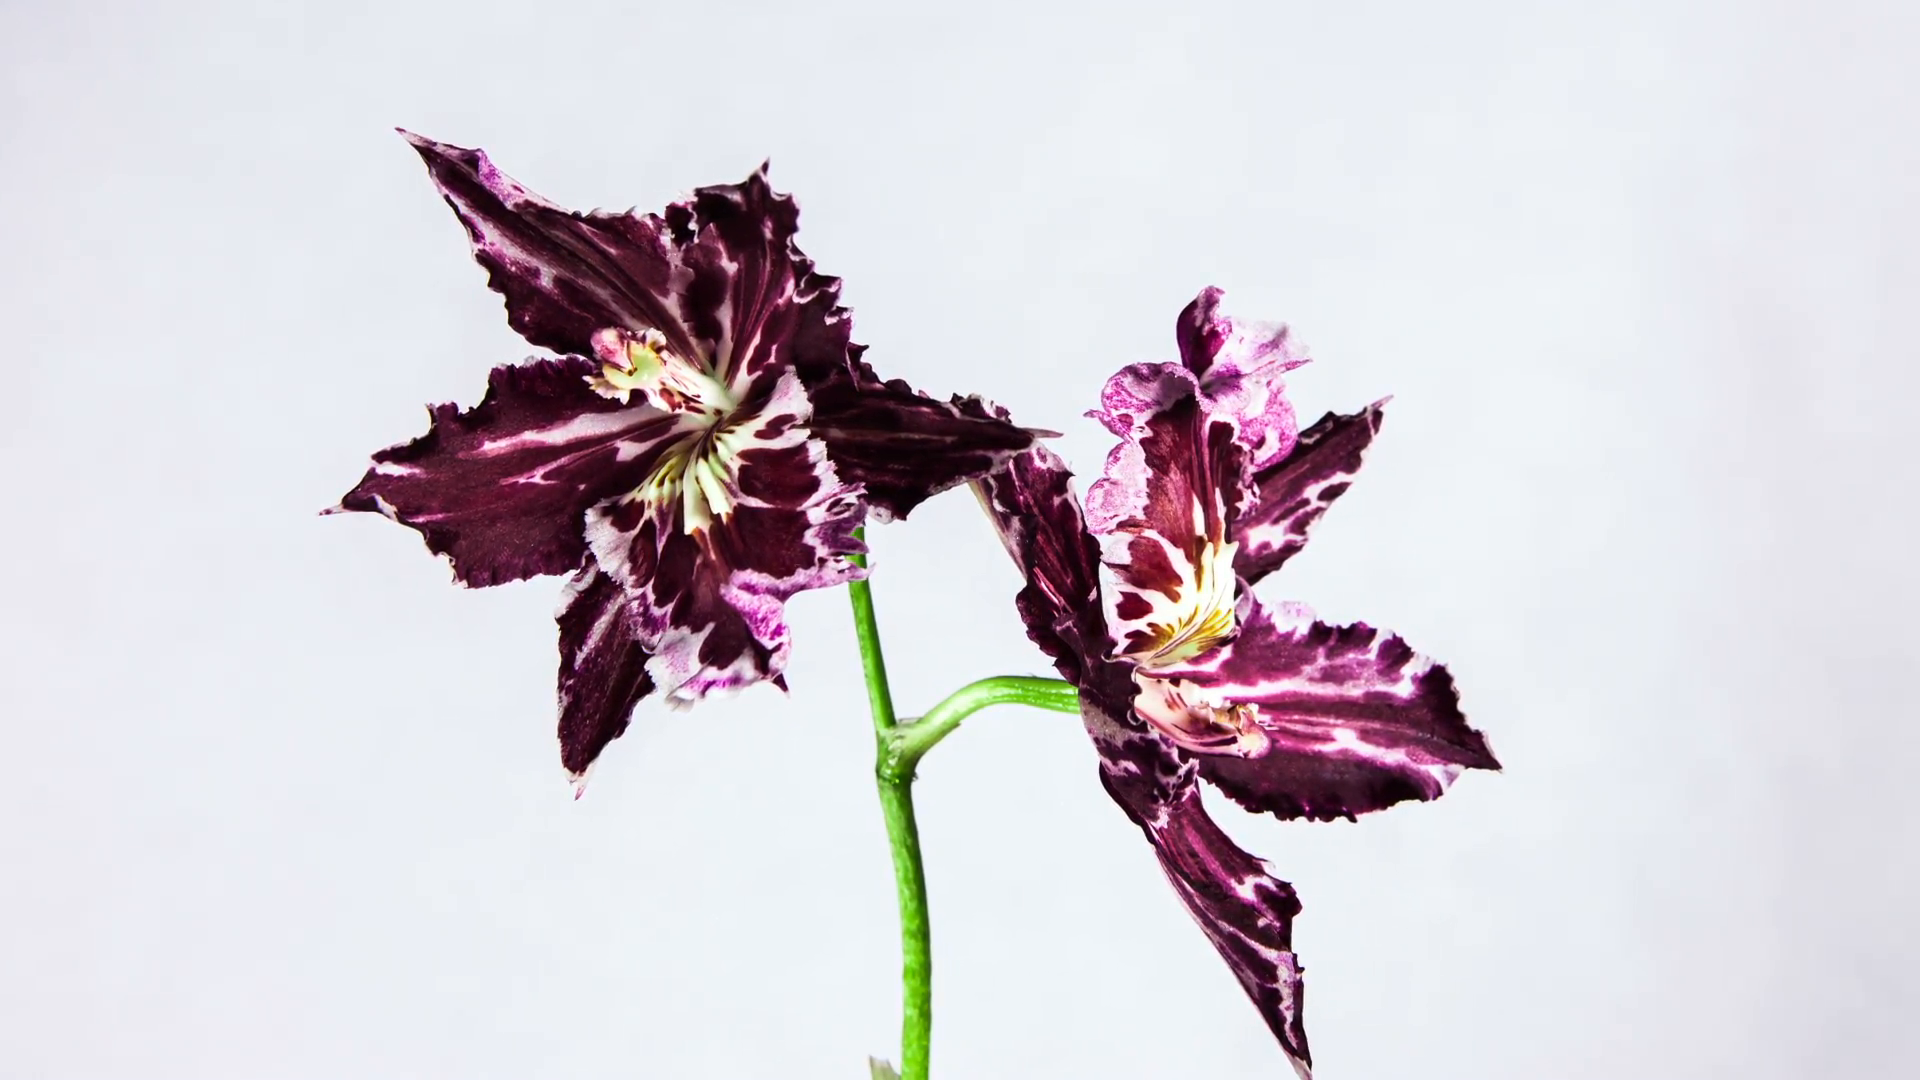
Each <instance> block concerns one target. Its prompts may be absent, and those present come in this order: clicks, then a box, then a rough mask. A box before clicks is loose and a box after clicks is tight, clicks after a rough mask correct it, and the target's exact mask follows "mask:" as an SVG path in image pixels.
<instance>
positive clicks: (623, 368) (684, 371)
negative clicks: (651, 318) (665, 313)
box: [587, 329, 736, 417]
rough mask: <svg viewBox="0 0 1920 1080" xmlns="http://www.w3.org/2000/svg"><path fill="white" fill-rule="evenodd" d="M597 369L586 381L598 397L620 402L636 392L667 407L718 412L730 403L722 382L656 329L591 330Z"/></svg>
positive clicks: (728, 394) (679, 410)
mask: <svg viewBox="0 0 1920 1080" xmlns="http://www.w3.org/2000/svg"><path fill="white" fill-rule="evenodd" d="M593 355H594V358H595V359H597V360H599V361H600V373H599V374H597V375H589V376H588V377H587V385H589V386H591V387H593V389H594V391H595V392H596V393H598V394H600V395H601V396H602V397H609V398H612V399H614V400H615V401H619V402H622V403H625V402H628V401H631V400H632V396H633V395H634V394H639V395H640V398H641V400H642V401H645V402H646V403H647V404H649V405H652V406H653V407H655V408H657V409H664V410H666V411H668V412H687V413H701V414H705V415H707V416H711V417H719V416H721V415H724V414H725V413H727V412H728V411H730V410H731V409H732V408H733V406H734V405H735V404H736V403H735V401H734V398H733V394H732V392H731V391H729V390H728V389H727V387H726V385H725V384H724V383H722V382H721V381H720V380H718V379H716V378H714V377H713V374H712V373H711V372H710V371H708V370H707V369H706V366H705V365H703V364H701V363H700V362H699V361H697V360H693V359H689V358H687V357H683V356H681V355H680V354H679V353H677V352H674V351H673V350H672V349H670V348H668V347H667V338H666V335H665V334H662V333H661V332H660V331H658V330H642V331H640V332H639V333H637V334H636V333H634V332H633V331H631V330H614V329H608V330H601V331H599V332H597V333H595V334H594V335H593Z"/></svg>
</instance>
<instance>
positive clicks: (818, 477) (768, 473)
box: [586, 372, 865, 704]
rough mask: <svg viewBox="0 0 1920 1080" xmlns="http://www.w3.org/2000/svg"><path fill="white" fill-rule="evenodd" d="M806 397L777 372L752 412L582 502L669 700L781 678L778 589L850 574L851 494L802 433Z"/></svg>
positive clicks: (855, 502) (783, 653)
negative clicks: (652, 469)
mask: <svg viewBox="0 0 1920 1080" xmlns="http://www.w3.org/2000/svg"><path fill="white" fill-rule="evenodd" d="M808 408H809V407H808V404H807V398H806V395H805V393H804V392H803V391H802V390H801V388H800V382H799V379H798V377H797V376H795V375H794V374H793V373H791V372H788V373H787V374H786V375H785V376H783V377H782V378H781V380H780V381H779V383H778V384H777V387H776V390H775V392H774V393H773V394H772V395H771V396H770V397H769V399H768V400H767V402H766V404H765V406H764V408H763V410H762V411H760V412H757V413H753V414H750V415H737V416H735V417H734V418H732V419H731V420H730V421H729V422H727V423H725V424H723V425H722V426H720V427H718V428H714V429H711V430H708V431H703V432H701V433H699V434H697V435H696V436H694V437H692V438H690V439H688V440H687V441H685V442H683V443H681V444H677V445H676V446H675V447H673V448H672V449H671V450H670V451H669V453H667V454H666V455H664V456H663V457H662V459H661V461H662V464H663V466H664V467H663V468H662V469H661V470H659V471H657V472H656V473H655V474H654V475H653V476H652V477H651V478H650V479H649V481H648V483H647V484H646V485H645V486H642V487H638V488H636V489H634V490H632V491H629V492H627V493H624V494H622V495H620V496H617V497H615V498H611V499H608V500H606V501H604V502H602V503H600V504H599V505H597V506H595V507H594V508H593V509H592V510H590V511H589V512H588V513H587V524H586V531H587V539H588V542H589V544H590V545H591V547H592V549H593V553H594V557H595V559H596V561H597V562H598V563H599V566H600V568H601V569H602V570H604V571H606V573H607V574H609V575H611V576H612V577H613V578H614V579H615V580H616V581H618V582H620V583H621V584H623V585H624V586H625V587H626V588H627V589H629V590H630V591H631V592H632V593H633V594H634V596H635V600H636V611H637V613H638V623H639V627H640V638H641V640H642V641H644V642H646V643H647V645H648V647H649V649H650V651H651V652H652V653H653V660H652V661H651V664H650V668H649V670H650V671H651V673H652V675H653V678H654V680H655V681H656V682H658V683H659V684H660V686H661V687H662V688H663V690H664V691H665V692H666V695H667V699H668V701H669V703H671V704H689V703H691V702H693V701H695V700H698V699H699V698H701V697H703V696H705V695H706V694H708V693H710V692H714V691H724V690H732V689H737V688H740V687H742V686H745V685H748V684H750V683H753V682H757V681H760V680H762V679H767V678H774V677H777V676H779V674H780V673H781V671H782V670H783V669H784V668H785V666H786V659H787V652H788V629H787V624H786V620H785V616H784V602H785V601H786V600H787V598H789V597H791V596H792V595H794V594H795V593H797V592H800V591H802V590H804V589H817V588H824V587H827V586H831V585H837V584H840V583H842V582H845V581H848V580H851V579H852V578H854V577H856V576H858V575H859V574H860V570H859V569H858V568H857V567H855V566H854V565H853V564H852V563H851V562H850V561H848V559H847V556H849V555H852V554H857V553H860V552H862V551H864V550H865V548H864V546H863V545H862V544H861V543H860V542H859V541H858V540H857V539H855V538H854V535H853V531H854V529H856V528H857V527H859V525H860V522H861V518H862V508H861V504H860V492H859V489H858V488H855V487H852V486H850V485H848V484H845V483H843V482H842V481H841V480H840V478H839V476H838V475H837V474H836V473H835V471H834V467H833V463H832V462H831V461H830V460H829V459H828V458H827V454H826V448H825V447H824V446H823V445H822V444H821V442H820V441H819V440H818V439H815V438H812V437H810V435H809V434H808V431H807V427H806V420H807V418H808V415H809V414H808Z"/></svg>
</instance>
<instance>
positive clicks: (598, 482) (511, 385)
mask: <svg viewBox="0 0 1920 1080" xmlns="http://www.w3.org/2000/svg"><path fill="white" fill-rule="evenodd" d="M594 366H595V365H594V363H593V362H592V361H590V360H586V359H584V358H582V357H576V356H567V357H560V358H558V359H554V360H535V361H530V362H528V363H526V364H521V365H506V366H502V367H497V368H495V369H494V370H493V374H492V376H491V377H490V378H489V379H488V382H487V393H486V396H485V397H484V398H482V399H481V402H480V404H479V405H477V406H475V407H474V408H472V409H468V410H465V411H461V410H460V409H459V407H457V406H455V405H451V404H449V405H438V406H435V407H434V408H433V409H431V410H430V415H431V416H432V421H433V422H432V426H431V427H430V428H429V429H428V431H427V433H426V434H425V435H422V436H420V437H419V438H417V439H415V440H413V441H412V442H409V443H405V444H403V445H400V446H392V447H388V448H387V449H385V450H382V451H380V452H379V453H377V454H375V455H374V456H373V467H372V468H371V469H369V470H368V471H367V474H366V475H365V476H364V477H362V478H361V480H360V483H359V484H357V485H355V487H354V489H353V490H352V491H350V492H348V493H347V495H346V497H345V498H343V499H341V500H340V505H339V506H338V507H337V508H336V509H338V510H364V511H375V512H378V513H382V514H385V515H386V516H388V517H390V518H392V519H393V520H395V521H398V522H400V523H402V524H404V525H409V526H412V527H413V528H415V529H417V530H419V532H420V534H421V535H422V536H423V537H424V538H425V539H426V542H427V548H428V550H430V551H432V552H434V553H435V554H439V555H447V556H449V557H450V558H451V559H452V561H453V571H454V575H455V577H457V578H458V579H459V580H460V582H461V583H463V584H466V585H472V586H484V585H498V584H501V583H503V582H508V581H519V580H520V579H522V578H528V577H535V576H538V575H542V574H564V573H568V572H570V571H571V570H573V569H574V568H575V567H577V566H579V565H580V559H581V556H583V555H584V554H585V553H586V543H585V541H584V540H583V539H582V536H581V524H580V523H581V517H582V515H583V514H584V513H585V512H586V510H587V508H588V507H590V506H592V505H594V504H595V503H597V502H599V501H600V500H602V499H605V498H606V497H607V496H609V495H612V494H614V493H615V492H618V491H621V490H623V489H625V488H630V487H632V486H633V485H634V484H636V483H638V482H639V481H640V479H641V478H642V477H644V476H645V475H646V474H647V472H648V470H650V469H651V468H652V467H653V463H654V461H655V460H656V458H657V457H658V455H659V454H660V453H661V452H662V451H663V450H664V448H665V447H666V446H668V445H670V444H671V443H672V441H673V440H674V439H675V438H676V437H678V435H679V434H680V433H681V431H682V426H681V425H682V421H681V420H680V419H679V418H676V417H674V416H670V415H667V414H663V413H661V412H660V411H659V410H657V409H652V408H649V407H647V406H644V405H638V406H628V405H622V404H621V403H619V402H617V401H610V400H608V399H606V398H603V397H601V396H600V395H598V394H595V393H594V392H593V390H592V388H591V387H589V386H588V385H587V382H586V376H587V375H588V374H589V373H590V372H591V371H592V370H593V369H594Z"/></svg>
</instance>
